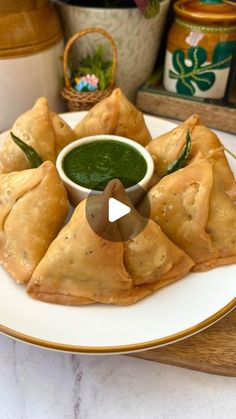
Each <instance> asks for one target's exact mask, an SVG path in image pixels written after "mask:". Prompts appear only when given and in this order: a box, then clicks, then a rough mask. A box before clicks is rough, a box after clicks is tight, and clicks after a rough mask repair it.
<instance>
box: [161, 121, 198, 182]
mask: <svg viewBox="0 0 236 419" xmlns="http://www.w3.org/2000/svg"><path fill="white" fill-rule="evenodd" d="M191 143H192V139H191V135H190V131H189V129H187V131H186V143H185V146H184V147H183V149H182V150H181V152H180V153H179V155H178V157H177V159H176V160H175V161H173V163H171V164H170V165H169V166H168V167H167V170H166V173H165V174H164V176H167V175H170V174H171V173H174V172H176V170H179V169H181V168H182V167H183V166H184V164H185V162H186V161H187V160H188V158H189V154H190V150H191ZM164 176H163V177H164Z"/></svg>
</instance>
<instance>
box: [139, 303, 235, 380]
mask: <svg viewBox="0 0 236 419" xmlns="http://www.w3.org/2000/svg"><path fill="white" fill-rule="evenodd" d="M131 356H133V357H135V358H142V359H148V360H150V361H156V362H162V363H164V364H170V365H175V366H178V367H183V368H190V369H193V370H198V371H203V372H207V373H211V374H219V375H228V376H235V377H236V309H235V310H234V311H232V312H231V313H229V314H228V315H227V316H225V317H224V318H223V319H222V320H220V321H219V322H218V323H216V324H215V325H213V326H211V327H209V328H208V329H206V330H204V331H203V332H200V333H198V334H197V335H195V336H192V337H190V338H188V339H185V340H182V341H180V342H178V343H175V344H172V345H169V346H165V347H162V348H159V349H151V350H149V351H144V352H137V353H134V354H132V355H131Z"/></svg>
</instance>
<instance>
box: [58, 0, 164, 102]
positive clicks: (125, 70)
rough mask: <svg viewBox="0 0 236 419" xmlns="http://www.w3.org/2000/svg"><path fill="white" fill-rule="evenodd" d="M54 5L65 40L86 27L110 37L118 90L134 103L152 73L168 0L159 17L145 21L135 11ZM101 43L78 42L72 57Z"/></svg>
mask: <svg viewBox="0 0 236 419" xmlns="http://www.w3.org/2000/svg"><path fill="white" fill-rule="evenodd" d="M55 2H56V4H57V6H58V10H59V12H60V15H61V20H62V25H63V29H64V32H65V35H66V39H69V38H70V37H71V35H73V34H74V33H75V32H77V31H81V30H82V29H85V28H89V27H95V28H102V29H105V30H106V31H107V32H109V33H110V34H111V36H112V37H113V38H114V40H115V41H116V45H117V49H118V65H117V73H116V75H117V77H116V82H117V86H119V87H121V88H122V90H123V92H124V93H125V94H126V96H127V97H128V98H129V99H130V100H134V99H135V95H136V91H137V89H138V88H139V86H140V85H141V84H142V83H143V82H144V81H146V79H147V78H148V77H149V76H150V74H151V73H152V71H153V68H154V65H155V61H156V58H157V53H158V50H159V46H160V42H161V39H162V33H163V29H164V24H165V20H166V14H167V10H168V6H169V0H163V1H162V2H161V4H160V11H159V13H158V15H157V16H155V17H154V18H151V19H146V18H145V17H144V16H143V14H142V13H141V12H140V10H139V9H138V8H123V9H122V8H120V9H119V8H117V9H114V8H113V9H112V8H100V7H81V6H72V5H69V4H65V3H64V2H62V1H59V0H57V1H55ZM103 42H104V41H103V39H102V38H98V37H97V35H95V36H94V35H91V36H86V37H84V38H82V39H80V40H79V41H78V43H77V48H76V49H75V54H76V52H77V54H78V57H84V56H86V55H87V54H91V53H92V52H93V50H94V48H95V45H98V44H101V43H102V44H103Z"/></svg>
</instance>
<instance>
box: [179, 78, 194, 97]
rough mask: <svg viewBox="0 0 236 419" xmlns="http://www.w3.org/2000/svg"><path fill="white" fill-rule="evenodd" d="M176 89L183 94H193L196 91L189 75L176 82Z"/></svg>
mask: <svg viewBox="0 0 236 419" xmlns="http://www.w3.org/2000/svg"><path fill="white" fill-rule="evenodd" d="M176 90H177V92H178V93H180V94H181V95H187V96H193V95H194V93H195V87H194V86H193V84H192V83H191V80H190V79H189V77H185V78H182V79H179V80H178V81H177V84H176Z"/></svg>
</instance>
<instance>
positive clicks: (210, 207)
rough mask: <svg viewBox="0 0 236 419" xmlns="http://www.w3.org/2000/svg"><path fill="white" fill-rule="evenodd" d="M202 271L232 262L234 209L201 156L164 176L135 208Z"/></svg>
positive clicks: (235, 239) (235, 259)
mask: <svg viewBox="0 0 236 419" xmlns="http://www.w3.org/2000/svg"><path fill="white" fill-rule="evenodd" d="M147 199H148V205H149V206H150V207H151V215H150V217H151V219H152V220H154V221H156V222H157V223H158V224H159V225H160V227H161V228H162V230H163V231H164V233H165V234H166V235H167V236H168V237H169V238H170V239H171V240H172V241H173V242H174V243H175V244H176V245H178V246H179V247H180V248H181V249H183V250H184V251H185V252H186V253H187V254H188V255H189V256H190V257H191V258H192V259H193V260H194V262H195V263H196V265H195V266H194V267H193V270H196V271H204V270H208V269H211V268H214V267H215V266H219V265H225V264H229V263H233V262H236V206H235V205H234V203H233V201H232V200H231V198H230V197H229V196H228V195H227V193H226V192H225V187H224V182H223V179H222V178H221V177H220V176H219V174H218V172H217V171H216V170H215V169H214V164H213V163H210V162H209V161H208V159H206V158H205V157H203V156H202V155H201V156H200V157H198V158H196V159H195V160H194V161H193V162H192V164H190V165H189V166H186V167H185V168H183V169H180V170H178V171H177V172H174V173H172V174H170V175H168V176H165V177H164V178H162V179H161V181H160V182H159V183H158V184H156V185H155V186H154V187H153V188H152V189H150V191H149V192H148V195H147V198H145V199H144V200H143V201H142V202H141V204H140V205H139V211H140V212H141V214H145V211H146V205H147Z"/></svg>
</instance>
